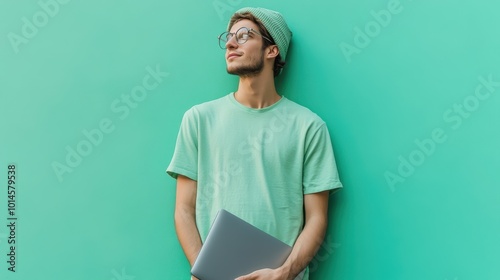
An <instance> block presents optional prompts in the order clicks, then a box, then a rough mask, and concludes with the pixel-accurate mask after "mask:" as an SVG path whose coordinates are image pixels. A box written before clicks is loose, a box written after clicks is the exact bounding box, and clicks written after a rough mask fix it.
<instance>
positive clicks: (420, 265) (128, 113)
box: [0, 0, 500, 280]
mask: <svg viewBox="0 0 500 280" xmlns="http://www.w3.org/2000/svg"><path fill="white" fill-rule="evenodd" d="M243 6H264V7H268V8H271V9H275V10H278V11H280V12H281V13H282V14H283V15H284V16H285V18H286V19H287V21H288V22H289V25H290V27H291V28H292V30H293V32H294V38H293V43H292V46H291V49H290V52H289V55H288V58H289V61H288V65H287V68H286V69H285V71H284V73H283V75H282V76H281V77H279V79H278V81H277V82H278V89H279V91H280V92H281V93H282V94H284V95H285V96H287V97H288V98H289V99H292V100H294V101H296V102H298V103H300V104H303V105H305V106H307V107H309V108H310V109H312V110H313V111H315V112H316V113H317V114H318V115H319V116H321V117H322V118H323V119H324V120H325V121H326V122H327V124H328V127H329V129H330V133H331V137H332V140H333V145H334V149H335V152H336V158H337V161H338V166H339V172H340V176H341V179H342V182H343V183H344V186H345V188H344V189H343V190H342V191H341V192H339V193H337V194H335V195H333V196H332V197H331V200H330V203H331V204H330V224H329V228H328V232H327V237H326V240H325V242H324V244H323V246H322V248H321V250H320V252H319V253H318V255H317V256H316V257H315V259H314V260H313V262H312V264H311V270H312V271H313V274H312V277H311V278H312V279H338V280H341V279H345V280H358V279H384V280H388V279H405V280H413V279H415V280H417V279H419V280H420V279H426V280H430V279H439V280H466V279H482V280H487V279H500V267H499V266H498V260H499V259H500V239H499V233H500V216H499V214H498V213H500V203H499V202H500V188H499V187H500V186H499V183H498V174H499V173H498V172H499V167H500V149H499V144H498V143H500V131H499V124H500V110H499V107H500V52H499V51H498V50H500V36H498V30H499V27H500V17H498V10H499V9H500V4H499V3H498V2H497V1H493V0H479V1H461V2H457V1H450V0H446V1H423V0H418V1H417V0H414V1H411V0H401V1H395V0H383V1H361V0H357V1H334V2H331V1H308V2H306V1H286V2H278V1H246V0H245V1H243V0H220V1H192V0H187V1H154V0H149V1H74V0H73V1H69V0H65V1H63V0H59V1H56V0H41V1H8V0H0V19H1V25H0V36H1V37H0V38H1V39H0V95H1V98H0V141H1V142H0V174H1V175H0V225H1V226H0V253H1V255H0V260H1V261H0V278H1V279H2V280H4V279H5V280H21V279H22V280H32V279H51V280H59V279H68V280H89V279H92V280H98V279H103V280H104V279H105V280H110V279H112V280H122V279H123V280H131V279H135V280H150V279H151V280H155V279H189V278H188V277H189V266H188V263H187V261H186V260H185V258H184V255H183V253H182V250H181V248H180V246H179V244H178V242H177V238H176V235H175V231H174V227H173V207H174V195H175V181H174V180H173V179H171V178H169V177H168V176H167V175H166V174H165V173H164V171H165V168H166V167H167V165H168V163H169V161H170V157H171V155H172V152H173V149H174V143H175V138H176V134H177V131H178V128H179V124H180V120H181V117H182V114H183V112H184V111H185V110H187V109H188V108H190V107H191V106H193V105H195V104H198V103H201V102H204V101H208V100H211V99H215V98H218V97H220V96H222V95H225V94H227V93H228V92H230V91H232V90H233V89H234V88H235V86H236V85H237V78H236V77H233V76H230V75H228V74H226V72H225V62H224V52H223V51H222V50H220V49H219V47H218V46H217V39H216V38H217V36H218V35H219V34H220V33H221V32H222V31H224V29H225V27H226V22H227V20H228V18H229V16H230V15H231V13H232V12H234V11H235V10H236V9H237V8H239V7H243ZM10 164H15V165H16V181H15V186H16V209H15V213H14V214H15V215H14V216H15V217H16V218H17V219H18V220H17V221H16V233H15V238H16V252H15V253H16V272H15V273H13V272H10V271H8V270H7V268H8V267H9V266H10V264H9V263H7V261H8V258H9V256H7V254H9V253H10V248H9V247H10V244H8V242H9V240H10V239H9V237H10V236H11V233H10V229H9V228H8V227H7V225H8V224H9V221H8V220H7V217H8V209H7V208H8V205H7V200H8V197H7V185H8V179H7V174H8V165H10Z"/></svg>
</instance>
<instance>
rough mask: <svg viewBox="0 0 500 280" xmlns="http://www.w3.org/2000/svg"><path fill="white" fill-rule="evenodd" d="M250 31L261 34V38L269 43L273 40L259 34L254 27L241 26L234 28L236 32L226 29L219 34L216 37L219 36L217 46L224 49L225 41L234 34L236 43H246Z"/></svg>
mask: <svg viewBox="0 0 500 280" xmlns="http://www.w3.org/2000/svg"><path fill="white" fill-rule="evenodd" d="M250 32H252V33H255V34H257V35H260V36H262V38H264V39H266V40H268V41H269V42H270V43H271V44H272V43H273V41H272V40H271V39H269V38H267V37H266V36H264V35H262V34H260V33H259V32H257V31H256V30H255V29H252V28H248V27H241V28H240V29H238V30H236V32H228V31H226V32H224V33H222V34H220V35H219V37H218V38H219V47H220V48H221V49H225V48H226V43H227V42H229V41H230V40H231V39H232V38H233V37H234V36H235V35H236V42H237V43H238V45H243V44H245V43H246V41H247V40H248V38H250Z"/></svg>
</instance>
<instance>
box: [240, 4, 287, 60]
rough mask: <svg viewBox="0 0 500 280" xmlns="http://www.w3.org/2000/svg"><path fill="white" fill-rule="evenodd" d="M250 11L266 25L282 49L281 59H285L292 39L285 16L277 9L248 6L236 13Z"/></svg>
mask: <svg viewBox="0 0 500 280" xmlns="http://www.w3.org/2000/svg"><path fill="white" fill-rule="evenodd" d="M245 12H249V13H251V14H252V15H253V16H254V17H256V18H257V19H259V20H260V21H261V22H262V24H264V26H265V27H266V29H267V31H268V32H269V34H270V35H271V37H273V40H274V42H275V43H276V45H277V46H278V49H279V51H280V55H281V60H282V61H285V58H286V53H287V51H288V46H289V45H290V40H291V39H292V31H290V29H289V28H288V25H287V24H286V22H285V19H284V18H283V16H282V15H281V14H280V13H278V12H275V11H272V10H268V9H264V8H251V7H246V8H242V9H239V10H238V11H236V13H240V14H241V13H245Z"/></svg>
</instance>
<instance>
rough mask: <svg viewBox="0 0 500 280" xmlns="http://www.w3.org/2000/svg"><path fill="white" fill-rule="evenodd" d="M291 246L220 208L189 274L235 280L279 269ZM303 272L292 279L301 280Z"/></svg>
mask: <svg viewBox="0 0 500 280" xmlns="http://www.w3.org/2000/svg"><path fill="white" fill-rule="evenodd" d="M291 251H292V247H290V246H288V245H287V244H286V243H284V242H282V241H280V240H279V239H277V238H275V237H273V236H271V235H269V234H267V233H266V232H264V231H262V230H260V229H258V228H256V227H254V226H253V225H251V224H249V223H247V222H245V221H244V220H242V219H240V218H238V217H237V216H235V215H233V214H231V213H229V212H228V211H226V210H224V209H221V210H220V211H219V212H218V213H217V216H216V218H215V220H214V222H213V223H212V226H211V228H210V231H209V233H208V235H207V238H206V240H205V243H204V244H203V246H202V248H201V250H200V253H199V254H198V258H197V259H196V261H195V263H194V265H193V268H192V269H191V274H192V275H194V276H195V277H196V278H198V279H200V280H234V279H235V278H237V277H238V276H242V275H246V274H249V273H251V272H253V271H255V270H259V269H263V268H278V267H280V266H281V265H282V264H283V263H284V262H285V260H286V259H287V257H288V255H290V253H291ZM303 273H304V272H302V273H301V274H300V275H299V276H297V277H296V278H295V279H302V275H303Z"/></svg>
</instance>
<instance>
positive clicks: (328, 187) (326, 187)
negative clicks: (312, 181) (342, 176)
mask: <svg viewBox="0 0 500 280" xmlns="http://www.w3.org/2000/svg"><path fill="white" fill-rule="evenodd" d="M343 187H344V186H343V185H342V183H341V182H339V181H337V182H333V183H331V184H329V185H322V186H317V187H309V188H307V190H304V194H312V193H319V192H323V191H330V194H333V193H336V192H337V191H339V190H340V189H342V188H343Z"/></svg>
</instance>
